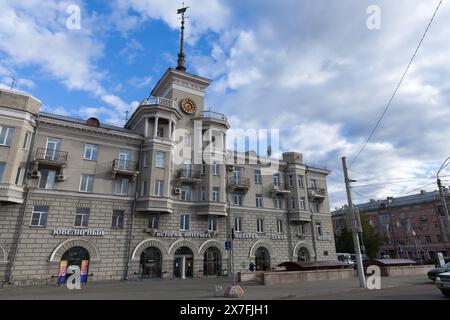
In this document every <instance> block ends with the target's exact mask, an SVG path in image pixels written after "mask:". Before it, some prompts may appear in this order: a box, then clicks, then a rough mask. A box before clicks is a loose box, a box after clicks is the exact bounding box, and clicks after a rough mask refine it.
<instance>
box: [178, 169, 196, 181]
mask: <svg viewBox="0 0 450 320" xmlns="http://www.w3.org/2000/svg"><path fill="white" fill-rule="evenodd" d="M200 176H201V175H200V172H199V171H193V170H186V169H179V170H177V173H176V177H177V179H200Z"/></svg>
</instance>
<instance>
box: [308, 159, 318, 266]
mask: <svg viewBox="0 0 450 320" xmlns="http://www.w3.org/2000/svg"><path fill="white" fill-rule="evenodd" d="M305 166H306V170H305V184H306V197H307V198H308V207H309V211H310V212H311V215H310V216H311V223H310V225H311V239H312V245H313V249H314V261H317V244H316V232H315V230H314V213H313V210H312V208H311V203H310V201H309V196H308V186H309V183H308V171H309V167H308V165H305Z"/></svg>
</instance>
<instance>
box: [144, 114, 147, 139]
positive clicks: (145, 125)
mask: <svg viewBox="0 0 450 320" xmlns="http://www.w3.org/2000/svg"><path fill="white" fill-rule="evenodd" d="M144 137H146V138H148V118H144Z"/></svg>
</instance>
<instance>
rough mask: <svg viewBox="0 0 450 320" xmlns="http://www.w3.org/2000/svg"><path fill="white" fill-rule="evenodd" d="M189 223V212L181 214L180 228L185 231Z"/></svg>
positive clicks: (188, 227)
mask: <svg viewBox="0 0 450 320" xmlns="http://www.w3.org/2000/svg"><path fill="white" fill-rule="evenodd" d="M190 225H191V215H190V214H182V215H181V220H180V230H181V231H187V230H190V227H191V226H190Z"/></svg>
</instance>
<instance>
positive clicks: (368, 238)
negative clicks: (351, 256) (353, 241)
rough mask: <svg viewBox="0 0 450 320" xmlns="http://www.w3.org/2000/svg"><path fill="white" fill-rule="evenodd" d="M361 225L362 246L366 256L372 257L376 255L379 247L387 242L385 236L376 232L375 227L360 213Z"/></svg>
mask: <svg viewBox="0 0 450 320" xmlns="http://www.w3.org/2000/svg"><path fill="white" fill-rule="evenodd" d="M361 225H362V230H363V239H364V247H365V248H366V252H365V253H366V255H367V257H369V258H371V259H373V258H375V257H376V256H377V253H378V251H379V250H380V247H381V246H382V245H383V244H385V243H386V242H387V240H388V239H387V238H386V237H385V236H383V235H381V234H379V233H378V231H377V229H375V228H374V227H373V226H371V225H370V223H369V218H368V217H367V216H366V215H361Z"/></svg>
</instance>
